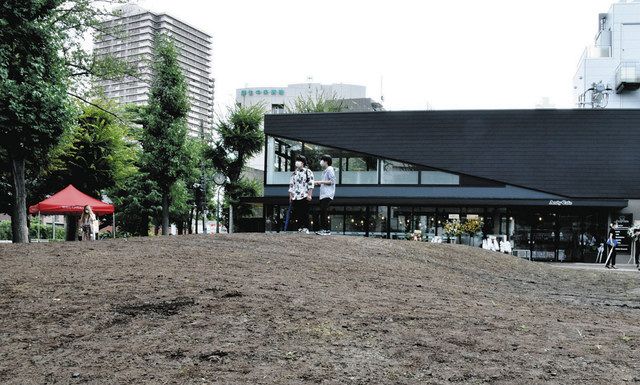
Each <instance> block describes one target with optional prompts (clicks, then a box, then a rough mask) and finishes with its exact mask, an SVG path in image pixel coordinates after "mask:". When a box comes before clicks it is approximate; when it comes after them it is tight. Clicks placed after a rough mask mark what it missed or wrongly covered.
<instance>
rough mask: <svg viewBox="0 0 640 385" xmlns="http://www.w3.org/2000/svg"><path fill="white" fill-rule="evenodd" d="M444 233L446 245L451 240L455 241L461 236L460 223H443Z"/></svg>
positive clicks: (454, 221)
mask: <svg viewBox="0 0 640 385" xmlns="http://www.w3.org/2000/svg"><path fill="white" fill-rule="evenodd" d="M444 233H445V235H446V236H447V242H448V243H451V239H454V240H457V239H458V237H459V236H461V235H462V225H461V224H460V221H458V220H453V221H446V222H445V223H444ZM454 243H455V242H454Z"/></svg>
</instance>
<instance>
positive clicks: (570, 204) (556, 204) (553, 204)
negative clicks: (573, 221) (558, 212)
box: [549, 199, 573, 206]
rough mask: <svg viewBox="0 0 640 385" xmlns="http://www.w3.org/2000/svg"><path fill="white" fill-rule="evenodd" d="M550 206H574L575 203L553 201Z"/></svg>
mask: <svg viewBox="0 0 640 385" xmlns="http://www.w3.org/2000/svg"><path fill="white" fill-rule="evenodd" d="M549 206H573V202H571V201H567V200H561V201H554V200H553V199H552V200H550V201H549Z"/></svg>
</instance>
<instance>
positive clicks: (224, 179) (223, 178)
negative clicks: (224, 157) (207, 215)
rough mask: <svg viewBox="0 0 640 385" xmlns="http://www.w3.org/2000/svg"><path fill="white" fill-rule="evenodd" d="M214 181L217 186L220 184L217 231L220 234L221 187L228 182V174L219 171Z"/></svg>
mask: <svg viewBox="0 0 640 385" xmlns="http://www.w3.org/2000/svg"><path fill="white" fill-rule="evenodd" d="M213 183H215V184H216V186H218V203H217V206H216V233H217V234H220V211H221V207H220V189H221V188H222V187H223V186H224V185H225V183H227V176H226V175H224V174H223V173H221V172H217V173H216V174H215V175H214V176H213Z"/></svg>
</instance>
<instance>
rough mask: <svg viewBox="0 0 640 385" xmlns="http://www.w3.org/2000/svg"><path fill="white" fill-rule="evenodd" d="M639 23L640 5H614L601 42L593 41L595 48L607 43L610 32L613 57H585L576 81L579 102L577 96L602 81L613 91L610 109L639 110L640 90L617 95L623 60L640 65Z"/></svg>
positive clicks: (575, 78)
mask: <svg viewBox="0 0 640 385" xmlns="http://www.w3.org/2000/svg"><path fill="white" fill-rule="evenodd" d="M637 24H640V2H633V3H615V4H613V5H612V6H611V8H610V9H609V12H608V14H607V20H606V23H605V26H604V27H605V28H604V31H603V32H602V33H601V34H600V36H599V37H600V39H594V44H595V45H596V46H598V45H599V44H607V43H608V40H609V39H608V38H607V34H608V31H609V30H610V31H611V56H610V57H589V55H588V54H586V55H583V57H582V58H581V60H580V62H579V64H578V68H577V70H576V75H575V76H574V79H573V86H574V95H575V100H576V103H577V101H578V95H580V94H582V93H583V92H584V91H585V90H586V89H588V88H589V87H591V85H592V83H597V82H599V81H602V82H603V83H604V84H608V85H610V86H611V88H613V89H614V90H613V91H611V92H610V93H609V103H608V105H607V108H640V90H639V91H627V92H624V93H621V94H616V92H615V87H616V79H615V77H616V69H617V68H618V65H619V64H620V62H621V60H623V61H635V62H640V26H639V25H637ZM596 32H597V29H596ZM603 46H604V45H603ZM636 47H637V48H636ZM587 51H589V49H587ZM587 100H589V98H588V97H587Z"/></svg>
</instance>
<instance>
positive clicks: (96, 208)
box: [29, 184, 116, 238]
mask: <svg viewBox="0 0 640 385" xmlns="http://www.w3.org/2000/svg"><path fill="white" fill-rule="evenodd" d="M87 205H89V206H91V210H93V212H94V213H95V214H96V215H108V214H113V213H114V211H115V210H114V207H113V205H111V204H108V203H104V202H102V201H99V200H97V199H95V198H93V197H90V196H89V195H87V194H85V193H83V192H81V191H80V190H78V189H77V188H75V187H73V185H71V184H70V185H68V186H67V187H65V188H64V189H62V190H60V191H58V192H57V193H55V194H53V195H52V196H50V197H49V198H47V199H45V200H43V201H42V202H40V203H38V204H35V205H33V206H31V207H29V213H30V214H33V215H35V214H38V215H40V214H44V215H80V214H82V210H84V206H87ZM115 229H116V226H115V216H114V219H113V234H114V236H115ZM38 238H39V237H38Z"/></svg>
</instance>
